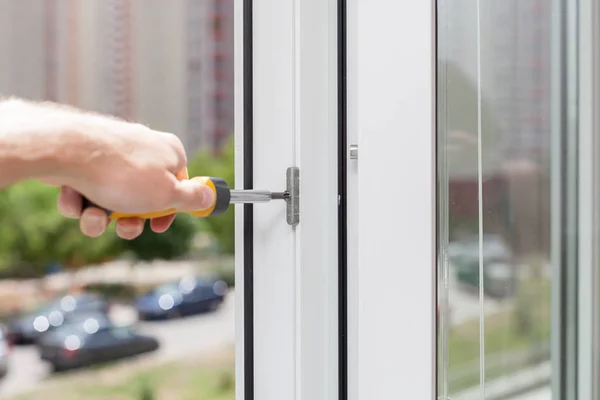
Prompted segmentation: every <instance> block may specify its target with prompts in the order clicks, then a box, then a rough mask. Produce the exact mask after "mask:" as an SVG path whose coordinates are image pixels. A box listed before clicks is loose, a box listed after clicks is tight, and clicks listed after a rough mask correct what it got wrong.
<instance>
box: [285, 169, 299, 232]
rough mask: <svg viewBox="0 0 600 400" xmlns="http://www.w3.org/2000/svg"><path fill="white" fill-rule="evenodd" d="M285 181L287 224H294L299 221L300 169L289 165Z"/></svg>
mask: <svg viewBox="0 0 600 400" xmlns="http://www.w3.org/2000/svg"><path fill="white" fill-rule="evenodd" d="M286 182H287V189H286V193H287V194H288V195H287V196H286V198H285V202H286V206H287V212H286V219H287V223H288V225H291V226H296V225H298V223H299V222H300V169H299V168H298V167H289V168H288V169H287V171H286Z"/></svg>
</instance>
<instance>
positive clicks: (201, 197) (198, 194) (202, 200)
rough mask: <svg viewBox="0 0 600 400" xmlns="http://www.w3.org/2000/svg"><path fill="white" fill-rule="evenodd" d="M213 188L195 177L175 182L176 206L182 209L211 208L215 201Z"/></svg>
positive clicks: (197, 209) (198, 209)
mask: <svg viewBox="0 0 600 400" xmlns="http://www.w3.org/2000/svg"><path fill="white" fill-rule="evenodd" d="M215 200H216V199H215V193H214V192H213V190H212V189H211V188H210V187H208V186H206V185H204V184H203V183H201V182H198V181H196V180H193V179H184V180H181V181H176V183H175V199H174V203H175V208H177V209H178V210H180V211H200V210H206V209H207V208H210V207H211V206H212V205H213V203H214V202H215Z"/></svg>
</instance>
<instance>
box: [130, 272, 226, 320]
mask: <svg viewBox="0 0 600 400" xmlns="http://www.w3.org/2000/svg"><path fill="white" fill-rule="evenodd" d="M227 290H228V287H227V283H225V282H224V281H222V280H219V279H212V278H204V277H185V278H182V279H180V280H178V281H175V282H171V283H167V284H164V285H161V286H158V287H156V288H154V289H153V290H151V291H150V292H148V293H146V294H145V295H143V296H141V297H140V298H139V299H138V300H137V301H136V309H137V312H138V316H139V319H141V320H148V319H162V318H176V317H181V316H185V315H192V314H198V313H202V312H206V311H214V310H216V309H217V308H218V307H219V305H220V304H221V303H223V300H224V298H225V295H226V294H227Z"/></svg>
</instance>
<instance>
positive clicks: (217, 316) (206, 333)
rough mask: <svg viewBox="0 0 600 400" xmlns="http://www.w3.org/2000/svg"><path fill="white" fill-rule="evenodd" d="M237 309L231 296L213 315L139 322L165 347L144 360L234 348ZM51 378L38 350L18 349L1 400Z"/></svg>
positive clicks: (122, 313)
mask: <svg viewBox="0 0 600 400" xmlns="http://www.w3.org/2000/svg"><path fill="white" fill-rule="evenodd" d="M234 308H235V296H234V293H233V292H230V293H229V294H228V295H227V298H226V300H225V302H224V303H223V305H222V306H221V308H220V309H219V310H218V311H216V312H214V313H211V314H205V315H199V316H193V317H187V318H182V319H179V320H172V321H152V322H139V323H138V329H139V331H140V333H145V334H150V335H153V336H155V337H156V338H157V339H158V340H159V341H160V344H161V347H160V348H159V350H158V351H156V352H154V353H152V354H149V355H146V356H143V359H152V360H158V361H163V360H164V361H167V360H170V359H174V358H175V359H176V358H178V357H184V356H189V355H190V354H194V353H196V354H203V353H210V352H211V351H213V350H215V349H219V348H221V347H223V346H227V345H230V344H233V343H234V342H235V327H234V324H235V312H234ZM118 314H119V315H117V317H116V319H121V320H123V319H126V318H135V317H134V316H135V313H134V312H133V310H132V309H124V308H123V309H120V310H119V311H118ZM123 362H128V361H127V360H124V361H123ZM75 373H76V372H75ZM50 375H51V374H50V369H49V367H48V365H47V364H45V363H43V362H42V361H41V360H40V359H39V356H38V353H37V351H36V349H35V347H33V346H18V347H15V348H14V349H13V352H12V354H11V360H10V370H9V373H8V375H7V376H6V377H5V378H4V380H3V381H2V382H1V383H0V399H6V398H7V397H8V396H12V395H15V394H17V393H21V392H23V391H26V390H29V389H34V388H35V387H36V385H38V384H40V382H42V381H44V380H46V379H48V378H49V377H50Z"/></svg>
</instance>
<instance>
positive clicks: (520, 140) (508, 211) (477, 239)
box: [437, 0, 566, 400]
mask: <svg viewBox="0 0 600 400" xmlns="http://www.w3.org/2000/svg"><path fill="white" fill-rule="evenodd" d="M553 4H557V2H546V1H539V0H502V1H472V0H440V1H438V7H439V8H438V13H439V14H438V87H437V96H438V118H439V119H438V122H439V123H438V127H439V128H438V157H439V159H438V162H439V163H438V165H439V170H438V172H439V179H438V200H439V210H438V215H439V232H438V233H439V249H438V254H439V259H438V264H439V276H438V288H439V290H438V299H439V306H438V307H439V317H438V318H439V325H438V326H439V331H438V339H439V340H438V344H439V363H438V365H439V382H438V394H439V398H440V399H450V398H451V399H465V400H466V399H483V398H486V399H487V398H494V399H496V398H498V399H499V398H502V399H523V400H524V399H551V398H552V397H551V396H552V390H551V389H550V387H551V386H550V384H551V381H552V379H553V375H552V372H553V371H552V369H553V368H552V366H551V361H550V360H551V352H553V351H558V349H556V348H552V347H551V332H552V329H551V323H552V321H553V319H554V318H558V315H557V314H556V313H555V312H553V310H554V309H553V306H552V303H553V300H555V298H553V296H557V295H558V294H557V293H556V292H553V290H552V271H553V266H554V265H555V262H556V260H554V259H553V258H552V256H551V255H552V254H553V253H554V252H553V251H551V246H550V243H551V233H552V230H551V221H553V220H555V219H556V218H558V219H560V216H558V215H553V213H554V214H556V213H558V212H560V209H559V208H555V207H552V206H553V202H554V201H556V199H555V198H554V194H553V193H554V190H555V189H556V188H557V187H556V186H555V185H560V184H561V182H560V181H559V180H553V179H551V173H552V171H553V167H554V166H556V165H557V164H556V163H559V162H560V160H559V159H558V158H557V157H556V154H555V153H553V152H552V151H551V150H552V146H551V143H553V142H554V139H552V137H553V135H554V133H555V132H556V130H555V129H554V128H556V127H555V126H554V127H553V125H552V124H553V121H555V119H554V118H553V116H554V113H555V112H559V109H557V108H556V107H555V106H554V105H553V104H554V103H553V99H555V97H554V96H555V93H556V90H555V89H556V88H555V87H554V86H553V85H555V84H558V83H560V80H559V79H558V80H557V79H555V78H554V75H553V74H555V73H556V72H557V71H558V66H553V64H552V63H551V56H552V52H553V51H555V50H556V49H557V48H559V47H560V46H559V43H558V42H557V39H556V38H558V37H560V35H559V33H560V32H558V31H557V30H559V29H560V28H561V27H560V26H558V25H557V24H555V23H554V21H553V13H555V12H556V10H554V9H553V7H554V6H553ZM559 72H561V73H566V71H559ZM565 101H566V100H565ZM562 106H564V103H563V104H561V107H562ZM563 134H565V133H564V132H563ZM560 190H562V188H559V191H560ZM554 372H556V371H554Z"/></svg>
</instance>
